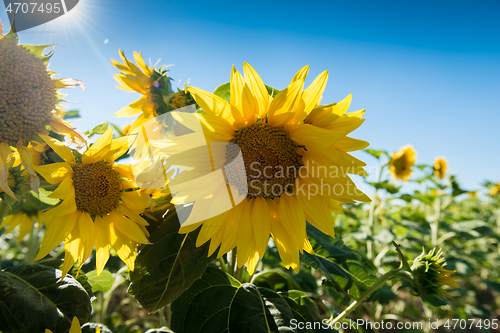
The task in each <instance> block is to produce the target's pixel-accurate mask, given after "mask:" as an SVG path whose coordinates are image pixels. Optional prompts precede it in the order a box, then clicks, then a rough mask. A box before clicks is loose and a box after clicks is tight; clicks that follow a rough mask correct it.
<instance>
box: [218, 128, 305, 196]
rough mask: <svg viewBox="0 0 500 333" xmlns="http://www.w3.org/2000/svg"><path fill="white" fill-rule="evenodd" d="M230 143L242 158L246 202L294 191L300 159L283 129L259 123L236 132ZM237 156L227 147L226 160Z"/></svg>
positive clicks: (295, 147)
mask: <svg viewBox="0 0 500 333" xmlns="http://www.w3.org/2000/svg"><path fill="white" fill-rule="evenodd" d="M230 142H231V143H234V144H236V145H238V147H239V148H240V149H241V153H242V155H243V160H244V163H245V172H246V178H247V186H248V195H247V197H248V198H256V197H258V196H261V197H264V198H274V197H279V196H281V194H282V193H283V192H291V191H292V190H293V184H294V183H295V178H296V177H297V173H298V172H299V168H300V166H301V165H302V164H301V161H302V159H301V155H299V153H298V152H297V148H298V145H297V144H296V143H295V142H293V141H292V140H291V139H290V135H289V134H288V132H286V131H285V130H284V129H283V127H272V126H271V125H269V124H268V123H265V122H264V121H260V122H257V123H255V124H253V125H250V126H248V127H244V128H242V129H241V130H240V131H236V132H235V136H234V138H233V139H232V140H231V141H230ZM237 153H238V152H237V151H235V149H231V147H230V148H229V149H228V151H227V153H226V155H227V159H228V160H231V159H232V158H234V157H235V154H237Z"/></svg>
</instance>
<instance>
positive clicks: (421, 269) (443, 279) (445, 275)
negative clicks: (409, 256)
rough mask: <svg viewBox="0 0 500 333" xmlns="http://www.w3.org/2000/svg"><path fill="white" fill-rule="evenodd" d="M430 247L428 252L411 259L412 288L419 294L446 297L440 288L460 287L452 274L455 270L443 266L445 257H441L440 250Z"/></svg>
mask: <svg viewBox="0 0 500 333" xmlns="http://www.w3.org/2000/svg"><path fill="white" fill-rule="evenodd" d="M435 250H436V249H435V248H434V249H432V250H431V251H429V253H425V251H422V253H421V254H420V255H419V256H418V257H417V258H415V260H414V261H413V266H412V267H411V269H412V275H413V288H414V289H415V291H416V292H417V293H418V294H419V295H421V296H422V295H424V296H425V295H430V296H438V297H441V298H446V297H445V296H446V295H445V293H444V291H443V289H442V287H443V286H449V287H453V288H460V287H459V286H458V285H457V284H456V281H457V280H458V278H457V277H453V276H452V275H453V274H454V273H455V272H456V271H450V270H447V269H445V268H444V266H446V259H445V258H444V257H442V254H443V253H442V252H441V250H439V251H438V252H437V253H435V252H436V251H435Z"/></svg>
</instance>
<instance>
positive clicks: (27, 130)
mask: <svg viewBox="0 0 500 333" xmlns="http://www.w3.org/2000/svg"><path fill="white" fill-rule="evenodd" d="M56 103H57V96H56V87H55V84H54V82H53V81H52V79H51V78H50V75H49V73H48V72H47V70H46V67H45V65H44V64H43V62H42V61H41V60H40V59H37V58H36V57H35V56H33V55H32V54H30V53H29V51H28V50H27V49H26V48H25V47H23V46H22V45H16V44H14V43H13V42H12V41H9V40H7V39H5V38H4V39H0V142H6V143H9V144H10V145H15V144H16V143H17V142H18V141H19V140H25V139H27V138H29V137H32V136H34V135H35V134H37V133H38V132H39V131H40V130H42V129H44V125H45V124H48V123H49V121H50V117H51V116H52V110H53V109H54V107H55V105H56Z"/></svg>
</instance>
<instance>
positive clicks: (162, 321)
mask: <svg viewBox="0 0 500 333" xmlns="http://www.w3.org/2000/svg"><path fill="white" fill-rule="evenodd" d="M158 317H159V319H160V326H161V327H167V318H166V317H165V312H163V309H160V310H159V311H158Z"/></svg>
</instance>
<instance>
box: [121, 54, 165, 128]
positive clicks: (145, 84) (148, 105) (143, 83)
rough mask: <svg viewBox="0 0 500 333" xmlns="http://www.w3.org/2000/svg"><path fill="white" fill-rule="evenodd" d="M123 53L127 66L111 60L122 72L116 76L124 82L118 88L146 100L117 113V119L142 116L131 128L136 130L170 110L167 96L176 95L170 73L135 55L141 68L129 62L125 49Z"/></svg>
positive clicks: (140, 55)
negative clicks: (173, 92) (136, 93)
mask: <svg viewBox="0 0 500 333" xmlns="http://www.w3.org/2000/svg"><path fill="white" fill-rule="evenodd" d="M119 53H120V57H121V58H122V61H123V64H122V63H120V62H118V61H116V60H114V59H111V61H112V62H111V65H113V66H115V67H116V68H117V69H118V70H120V72H121V73H120V74H114V75H113V76H114V78H115V79H116V81H118V83H120V85H119V86H118V88H120V89H123V90H125V91H136V92H138V93H140V94H141V95H142V97H141V98H140V99H139V100H137V101H135V102H133V103H131V104H130V105H127V106H126V107H124V108H123V109H121V110H120V111H118V112H117V113H115V116H116V117H130V116H135V115H138V114H141V113H142V116H141V117H139V118H137V120H136V121H135V122H134V123H133V124H132V125H131V128H130V130H134V129H136V128H137V127H139V126H140V125H141V124H144V123H145V122H147V121H148V120H151V119H152V118H155V117H157V116H158V115H159V114H162V113H166V112H167V111H169V110H170V109H169V107H168V104H166V103H165V101H164V99H163V96H168V95H169V94H171V93H172V86H171V84H170V80H171V78H169V77H168V76H167V72H168V70H166V69H162V68H160V69H159V70H156V69H155V68H154V67H153V68H151V67H149V66H148V65H146V63H145V62H144V59H143V58H142V54H141V53H137V52H134V59H135V62H136V63H137V65H135V64H134V63H132V62H131V61H129V60H128V59H127V58H126V57H125V54H124V53H123V51H122V50H119Z"/></svg>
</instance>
